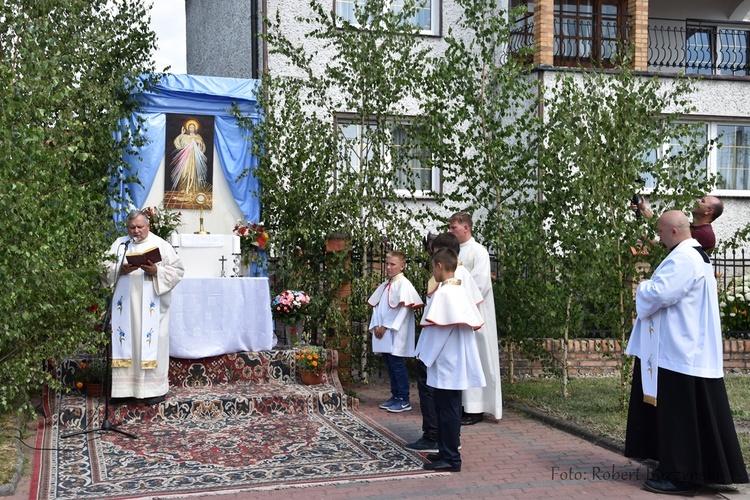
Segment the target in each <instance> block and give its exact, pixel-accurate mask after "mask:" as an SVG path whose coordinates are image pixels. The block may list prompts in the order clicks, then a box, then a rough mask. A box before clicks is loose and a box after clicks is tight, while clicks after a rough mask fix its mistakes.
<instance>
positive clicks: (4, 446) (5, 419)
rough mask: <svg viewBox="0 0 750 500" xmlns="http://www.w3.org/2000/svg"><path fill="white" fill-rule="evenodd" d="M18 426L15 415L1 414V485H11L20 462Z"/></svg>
mask: <svg viewBox="0 0 750 500" xmlns="http://www.w3.org/2000/svg"><path fill="white" fill-rule="evenodd" d="M14 436H18V424H17V423H16V416H15V415H13V414H0V484H7V483H10V481H11V479H13V475H14V474H15V473H16V464H17V461H18V451H17V443H18V440H17V439H16V438H15V437H14Z"/></svg>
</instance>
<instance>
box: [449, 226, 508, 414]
mask: <svg viewBox="0 0 750 500" xmlns="http://www.w3.org/2000/svg"><path fill="white" fill-rule="evenodd" d="M449 223H450V232H451V233H453V234H455V235H456V238H458V242H459V244H460V245H461V252H460V253H459V254H458V259H459V260H460V261H461V263H462V264H463V265H464V266H465V267H466V269H468V270H469V272H470V273H471V276H472V277H473V278H474V281H475V282H476V284H477V286H478V287H479V290H480V291H481V292H482V297H483V298H484V300H483V301H482V303H481V304H480V305H479V312H480V313H481V315H482V319H484V326H483V327H482V329H481V330H479V331H478V332H477V346H478V347H479V357H480V358H481V359H482V369H483V370H484V377H485V379H486V380H487V385H486V386H485V387H482V388H473V389H468V390H467V391H464V394H463V405H464V410H463V411H464V414H463V416H462V417H461V424H462V425H473V424H476V423H478V422H481V421H482V420H483V419H484V414H485V413H488V414H490V415H492V416H493V417H494V418H496V419H500V418H502V416H503V400H502V399H503V398H502V390H501V386H500V353H499V349H498V345H497V319H496V318H495V297H494V294H493V292H492V271H491V268H490V254H489V253H488V252H487V249H486V248H484V247H483V246H482V245H481V244H479V243H477V241H476V240H475V239H474V238H473V237H472V235H471V232H472V229H473V227H474V222H473V221H472V219H471V216H470V215H469V214H468V213H466V212H457V213H455V214H453V215H452V216H451V218H450V221H449Z"/></svg>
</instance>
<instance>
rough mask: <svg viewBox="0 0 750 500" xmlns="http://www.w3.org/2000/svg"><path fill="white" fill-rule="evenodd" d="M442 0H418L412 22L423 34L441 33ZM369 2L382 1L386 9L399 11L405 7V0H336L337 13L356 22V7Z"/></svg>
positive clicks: (342, 17)
mask: <svg viewBox="0 0 750 500" xmlns="http://www.w3.org/2000/svg"><path fill="white" fill-rule="evenodd" d="M441 1H442V0H417V2H416V9H417V10H416V13H415V14H414V16H413V17H412V22H413V23H414V24H415V25H416V26H419V27H420V28H421V33H422V34H423V35H435V36H438V35H440V7H441ZM367 2H381V3H382V4H383V8H384V9H391V10H393V11H394V12H398V11H400V10H402V9H403V8H404V4H405V0H336V15H337V16H338V17H339V18H340V19H343V20H345V21H348V22H350V23H353V24H356V23H357V19H356V15H355V13H356V9H357V8H360V9H361V8H362V7H364V5H365V4H367Z"/></svg>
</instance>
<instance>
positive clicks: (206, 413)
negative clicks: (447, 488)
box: [31, 351, 425, 499]
mask: <svg viewBox="0 0 750 500" xmlns="http://www.w3.org/2000/svg"><path fill="white" fill-rule="evenodd" d="M331 355H332V356H333V357H335V352H331ZM334 366H335V363H334ZM66 373H68V370H67V369H66V368H65V366H62V367H59V368H58V375H59V376H60V377H61V378H63V379H64V378H65V374H66ZM292 374H294V361H293V353H291V351H271V352H266V353H241V354H234V355H228V356H221V357H217V358H210V359H204V360H200V361H187V360H174V359H173V360H172V362H171V366H170V378H171V379H172V380H171V384H172V385H171V386H170V392H169V394H168V396H167V399H166V401H164V402H163V403H160V404H159V405H156V406H153V407H148V406H142V405H138V404H136V403H135V402H133V403H131V404H127V405H117V406H110V423H112V424H120V425H119V426H118V427H116V428H117V429H119V430H122V431H125V432H128V433H131V434H134V435H135V436H136V439H131V438H129V437H127V436H124V435H122V434H120V433H118V432H113V431H109V432H99V431H95V432H91V433H83V434H79V435H73V436H69V434H71V433H75V432H77V431H81V430H88V429H101V427H102V419H103V417H104V412H103V409H104V408H103V407H104V401H103V398H87V397H86V396H84V395H82V394H76V393H66V394H61V393H55V392H51V391H50V392H49V393H48V394H47V397H46V398H45V410H46V411H47V418H46V421H45V425H44V429H40V432H39V433H38V437H37V441H38V446H39V448H43V450H42V451H40V452H38V455H37V456H36V457H35V465H34V473H33V474H34V475H33V479H32V491H31V496H32V498H38V499H48V498H50V499H51V498H59V499H72V498H76V499H83V498H97V499H100V498H101V499H104V498H110V499H111V498H143V497H145V498H150V497H152V496H159V497H165V496H170V495H178V496H179V494H188V493H200V492H207V491H222V490H227V491H229V490H231V491H237V490H242V491H251V490H253V489H271V488H282V487H300V486H305V485H311V484H318V483H321V482H336V481H351V480H372V479H383V478H398V477H403V476H414V475H421V474H424V473H425V471H424V470H423V469H422V466H423V460H422V459H421V458H420V457H419V456H418V455H416V454H413V453H410V452H408V451H405V450H404V449H403V443H401V442H400V440H399V439H398V438H396V437H395V436H393V435H391V434H390V433H389V432H388V431H386V430H384V429H382V428H380V427H379V426H377V424H375V423H373V422H371V421H368V420H367V419H366V418H365V417H363V416H362V415H361V414H359V413H358V412H357V411H356V409H353V408H352V406H354V407H356V400H353V399H352V398H350V397H348V396H347V395H345V394H344V393H343V392H342V391H341V390H340V386H339V384H338V379H337V376H336V371H335V368H334V370H333V371H332V372H329V373H327V374H326V380H327V382H326V383H324V384H321V385H317V386H304V385H301V384H298V383H297V382H295V380H294V378H295V377H293V375H292ZM217 381H218V382H217Z"/></svg>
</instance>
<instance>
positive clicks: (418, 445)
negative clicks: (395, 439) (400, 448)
mask: <svg viewBox="0 0 750 500" xmlns="http://www.w3.org/2000/svg"><path fill="white" fill-rule="evenodd" d="M404 448H406V449H407V450H409V451H416V452H417V453H437V452H438V445H437V441H430V440H429V439H425V438H423V437H421V438H419V439H418V440H417V441H416V442H415V443H409V444H407V445H406V446H404Z"/></svg>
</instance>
